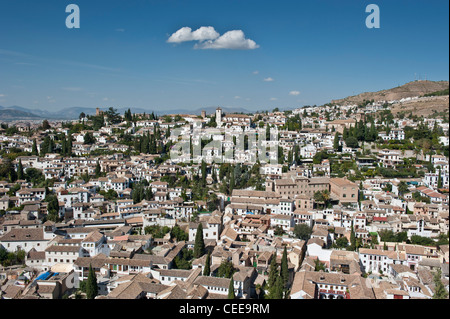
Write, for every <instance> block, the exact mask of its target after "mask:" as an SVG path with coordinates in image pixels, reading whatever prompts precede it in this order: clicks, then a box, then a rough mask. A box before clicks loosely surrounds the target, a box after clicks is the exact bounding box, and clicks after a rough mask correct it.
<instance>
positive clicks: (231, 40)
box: [195, 30, 259, 50]
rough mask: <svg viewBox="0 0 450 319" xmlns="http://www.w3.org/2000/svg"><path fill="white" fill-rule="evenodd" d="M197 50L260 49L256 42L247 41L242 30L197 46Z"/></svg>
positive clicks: (227, 33) (230, 32)
mask: <svg viewBox="0 0 450 319" xmlns="http://www.w3.org/2000/svg"><path fill="white" fill-rule="evenodd" d="M195 48H196V49H230V50H254V49H257V48H259V45H258V44H256V42H255V41H253V40H250V39H246V38H245V34H244V32H243V31H242V30H232V31H228V32H226V33H225V34H223V35H222V36H220V37H218V38H217V39H215V40H207V41H205V42H202V43H199V44H196V45H195Z"/></svg>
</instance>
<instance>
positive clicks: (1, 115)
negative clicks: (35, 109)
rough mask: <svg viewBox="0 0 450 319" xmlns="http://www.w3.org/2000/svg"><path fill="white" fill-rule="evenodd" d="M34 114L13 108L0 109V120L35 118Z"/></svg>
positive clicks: (38, 117) (36, 117)
mask: <svg viewBox="0 0 450 319" xmlns="http://www.w3.org/2000/svg"><path fill="white" fill-rule="evenodd" d="M40 118H41V117H40V116H37V115H36V114H33V113H30V112H25V111H21V110H15V109H8V108H6V109H0V120H37V119H40Z"/></svg>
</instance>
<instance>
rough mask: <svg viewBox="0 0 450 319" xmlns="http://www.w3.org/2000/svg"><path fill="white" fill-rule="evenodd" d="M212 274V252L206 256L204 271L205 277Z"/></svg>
mask: <svg viewBox="0 0 450 319" xmlns="http://www.w3.org/2000/svg"><path fill="white" fill-rule="evenodd" d="M210 274H211V252H208V254H207V255H206V261H205V269H203V276H209V275H210Z"/></svg>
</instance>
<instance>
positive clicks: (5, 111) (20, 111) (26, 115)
mask: <svg viewBox="0 0 450 319" xmlns="http://www.w3.org/2000/svg"><path fill="white" fill-rule="evenodd" d="M216 108H217V106H210V107H204V108H198V109H195V110H189V109H167V110H151V109H143V108H134V107H130V109H131V112H132V113H144V112H145V113H147V114H149V113H152V112H153V113H155V114H156V115H159V116H161V115H166V114H194V115H200V114H201V112H202V111H205V112H206V114H212V113H214V112H215V111H216ZM221 108H222V110H223V111H224V112H225V113H249V112H250V111H248V110H246V109H243V108H239V107H222V106H221ZM100 109H101V110H103V111H104V110H106V109H108V108H106V107H105V108H100ZM126 110H128V107H124V108H117V112H118V113H119V114H123V113H124V112H125V111H126ZM82 112H83V113H84V114H86V115H95V112H96V109H95V108H92V107H69V108H64V109H61V110H58V111H53V112H50V111H46V110H38V109H29V108H25V107H21V106H17V105H14V106H9V107H5V106H0V120H4V121H11V120H40V119H49V120H51V119H53V120H74V119H78V117H79V116H80V113H82Z"/></svg>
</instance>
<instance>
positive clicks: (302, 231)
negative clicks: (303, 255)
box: [294, 223, 312, 240]
mask: <svg viewBox="0 0 450 319" xmlns="http://www.w3.org/2000/svg"><path fill="white" fill-rule="evenodd" d="M311 234H312V228H311V227H309V226H308V225H306V224H303V223H302V224H297V225H295V227H294V235H295V236H296V237H297V238H299V239H302V240H308V239H309V238H310V237H311Z"/></svg>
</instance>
